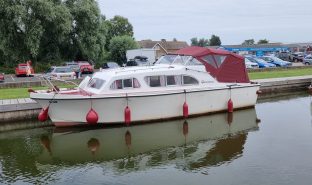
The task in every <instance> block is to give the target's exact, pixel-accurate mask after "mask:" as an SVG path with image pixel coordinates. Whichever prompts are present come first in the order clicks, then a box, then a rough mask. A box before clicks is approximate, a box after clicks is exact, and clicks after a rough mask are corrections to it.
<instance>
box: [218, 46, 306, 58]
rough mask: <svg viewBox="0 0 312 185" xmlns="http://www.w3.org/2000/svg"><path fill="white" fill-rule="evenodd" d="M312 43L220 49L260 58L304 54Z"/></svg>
mask: <svg viewBox="0 0 312 185" xmlns="http://www.w3.org/2000/svg"><path fill="white" fill-rule="evenodd" d="M311 45H312V43H292V44H283V43H268V44H254V45H222V46H221V47H220V48H222V49H225V50H228V51H231V52H234V53H238V54H242V55H244V54H252V55H257V56H262V55H265V54H268V53H277V52H283V51H289V52H297V51H301V52H306V51H308V50H309V48H311V47H310V46H311Z"/></svg>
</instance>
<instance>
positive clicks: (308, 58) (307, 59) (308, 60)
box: [303, 55, 312, 65]
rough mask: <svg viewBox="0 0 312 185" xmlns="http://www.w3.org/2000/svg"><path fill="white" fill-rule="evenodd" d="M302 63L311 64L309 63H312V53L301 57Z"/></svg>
mask: <svg viewBox="0 0 312 185" xmlns="http://www.w3.org/2000/svg"><path fill="white" fill-rule="evenodd" d="M303 64H305V65H311V64H312V55H307V56H306V57H305V58H304V59H303Z"/></svg>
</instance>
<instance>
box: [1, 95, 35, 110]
mask: <svg viewBox="0 0 312 185" xmlns="http://www.w3.org/2000/svg"><path fill="white" fill-rule="evenodd" d="M40 108H41V107H40V106H39V104H38V103H37V102H36V101H34V100H32V99H30V98H19V99H6V100H0V113H1V112H10V111H20V110H30V109H40Z"/></svg>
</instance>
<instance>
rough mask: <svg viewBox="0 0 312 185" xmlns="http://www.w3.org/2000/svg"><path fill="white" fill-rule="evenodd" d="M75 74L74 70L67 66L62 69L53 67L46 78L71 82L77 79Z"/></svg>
mask: <svg viewBox="0 0 312 185" xmlns="http://www.w3.org/2000/svg"><path fill="white" fill-rule="evenodd" d="M75 76H76V75H75V72H74V71H73V69H72V68H70V67H67V66H61V67H56V66H54V67H51V68H50V69H49V70H48V71H47V72H46V75H45V77H46V78H48V79H60V80H69V79H75Z"/></svg>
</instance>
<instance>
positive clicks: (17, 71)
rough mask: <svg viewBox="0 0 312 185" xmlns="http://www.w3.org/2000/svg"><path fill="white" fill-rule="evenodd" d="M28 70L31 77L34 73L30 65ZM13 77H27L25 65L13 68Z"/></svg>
mask: <svg viewBox="0 0 312 185" xmlns="http://www.w3.org/2000/svg"><path fill="white" fill-rule="evenodd" d="M29 68H30V75H29V76H33V74H34V73H35V71H34V69H33V67H32V66H31V65H30V66H29ZM15 75H16V76H17V77H19V76H27V64H26V63H22V64H18V65H17V67H16V68H15Z"/></svg>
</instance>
